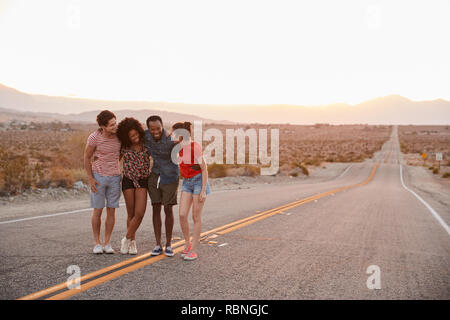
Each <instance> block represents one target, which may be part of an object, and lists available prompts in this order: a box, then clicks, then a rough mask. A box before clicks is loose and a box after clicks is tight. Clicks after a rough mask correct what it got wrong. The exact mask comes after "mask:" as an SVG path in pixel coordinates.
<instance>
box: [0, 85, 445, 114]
mask: <svg viewBox="0 0 450 320" xmlns="http://www.w3.org/2000/svg"><path fill="white" fill-rule="evenodd" d="M0 86H3V87H6V88H8V89H12V90H15V91H18V92H20V93H23V94H27V95H38V96H46V97H53V98H66V99H79V100H96V101H108V102H139V103H143V102H144V103H168V104H184V105H204V106H208V105H217V106H236V107H237V106H298V107H307V108H316V107H326V106H333V105H347V106H356V105H359V104H362V103H365V102H369V101H373V100H376V99H382V98H388V97H398V98H403V99H405V100H408V101H411V102H428V101H438V100H443V101H446V102H450V100H446V99H444V98H434V99H425V100H414V99H411V98H409V97H405V96H403V95H401V94H398V93H391V94H388V95H382V96H376V97H372V98H368V99H364V100H362V101H360V102H358V103H347V102H331V103H328V104H309V105H308V104H296V103H197V102H176V101H161V100H160V101H158V100H124V99H108V98H92V97H80V96H77V95H74V94H69V95H49V94H44V93H33V92H27V91H23V90H21V89H17V88H14V87H11V86H9V85H5V84H4V83H2V82H0ZM93 111H94V110H93Z"/></svg>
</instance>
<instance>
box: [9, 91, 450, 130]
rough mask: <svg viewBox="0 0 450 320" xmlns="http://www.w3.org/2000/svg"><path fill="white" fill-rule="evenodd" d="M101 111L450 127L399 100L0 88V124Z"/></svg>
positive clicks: (87, 118) (445, 114) (427, 105)
mask: <svg viewBox="0 0 450 320" xmlns="http://www.w3.org/2000/svg"><path fill="white" fill-rule="evenodd" d="M106 108H107V109H109V110H111V111H113V112H114V113H116V115H117V117H118V119H122V118H124V117H126V116H132V117H135V118H137V119H139V120H140V121H142V122H145V119H147V117H148V116H150V115H152V114H158V115H160V116H161V118H163V120H164V121H165V122H168V123H173V122H176V121H194V120H203V121H204V122H209V123H211V122H213V123H223V124H226V123H236V122H239V123H291V124H315V123H330V124H354V123H367V124H441V125H448V124H450V101H447V100H443V99H437V100H432V101H411V100H409V99H407V98H405V97H402V96H399V95H389V96H385V97H380V98H376V99H372V100H368V101H364V102H362V103H359V104H356V105H348V104H330V105H323V106H299V105H286V104H280V105H222V104H217V105H205V104H184V103H170V102H145V101H113V100H95V99H82V98H70V97H55V96H46V95H36V94H28V93H24V92H21V91H18V90H16V89H13V88H9V87H7V86H4V85H1V84H0V121H9V120H12V119H17V120H23V121H53V120H60V121H68V122H95V117H96V115H97V114H98V112H99V111H100V110H103V109H106Z"/></svg>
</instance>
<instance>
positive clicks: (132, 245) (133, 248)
mask: <svg viewBox="0 0 450 320" xmlns="http://www.w3.org/2000/svg"><path fill="white" fill-rule="evenodd" d="M128 253H129V254H137V248H136V240H131V242H130V249H128Z"/></svg>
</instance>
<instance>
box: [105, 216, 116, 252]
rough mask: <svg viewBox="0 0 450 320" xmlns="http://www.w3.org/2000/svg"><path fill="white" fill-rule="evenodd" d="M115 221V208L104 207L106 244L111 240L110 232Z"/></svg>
mask: <svg viewBox="0 0 450 320" xmlns="http://www.w3.org/2000/svg"><path fill="white" fill-rule="evenodd" d="M115 223H116V208H106V221H105V244H108V243H109V241H110V240H111V234H112V232H113V229H114V224H115Z"/></svg>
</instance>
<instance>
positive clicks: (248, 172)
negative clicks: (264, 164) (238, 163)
mask: <svg viewBox="0 0 450 320" xmlns="http://www.w3.org/2000/svg"><path fill="white" fill-rule="evenodd" d="M259 174H260V169H259V168H258V167H257V166H253V165H245V167H244V176H249V177H254V176H257V175H259Z"/></svg>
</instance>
